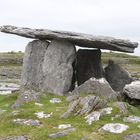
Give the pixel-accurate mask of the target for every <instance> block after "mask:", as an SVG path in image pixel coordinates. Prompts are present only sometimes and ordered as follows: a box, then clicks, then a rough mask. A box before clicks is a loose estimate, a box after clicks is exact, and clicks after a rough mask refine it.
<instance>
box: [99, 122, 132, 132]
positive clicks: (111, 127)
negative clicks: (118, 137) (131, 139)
mask: <svg viewBox="0 0 140 140" xmlns="http://www.w3.org/2000/svg"><path fill="white" fill-rule="evenodd" d="M128 128H129V126H127V125H124V124H120V123H109V124H105V125H104V126H103V127H102V128H101V130H104V131H107V132H110V133H116V134H118V133H122V132H123V131H126V130H127V129H128Z"/></svg>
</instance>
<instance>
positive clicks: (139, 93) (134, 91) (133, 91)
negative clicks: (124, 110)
mask: <svg viewBox="0 0 140 140" xmlns="http://www.w3.org/2000/svg"><path fill="white" fill-rule="evenodd" d="M123 94H124V95H126V96H127V97H128V98H130V99H132V100H133V99H134V100H138V102H139V104H140V81H133V82H132V83H131V84H128V85H126V86H125V87H124V89H123Z"/></svg>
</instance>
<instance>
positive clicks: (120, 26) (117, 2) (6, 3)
mask: <svg viewBox="0 0 140 140" xmlns="http://www.w3.org/2000/svg"><path fill="white" fill-rule="evenodd" d="M0 25H15V26H24V27H31V28H47V29H56V30H67V31H74V32H83V33H88V34H93V35H104V36H113V37H116V38H121V39H129V40H131V41H136V42H139V43H140V0H0ZM29 41H30V39H26V38H22V37H19V36H14V35H9V34H4V33H0V52H4V51H12V50H13V51H24V49H25V46H26V45H27V43H28V42H29ZM135 55H139V56H140V47H139V48H138V49H136V50H135Z"/></svg>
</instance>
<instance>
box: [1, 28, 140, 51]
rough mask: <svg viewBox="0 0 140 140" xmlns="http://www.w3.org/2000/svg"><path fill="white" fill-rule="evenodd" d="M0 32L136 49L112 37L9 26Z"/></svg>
mask: <svg viewBox="0 0 140 140" xmlns="http://www.w3.org/2000/svg"><path fill="white" fill-rule="evenodd" d="M0 31H1V32H4V33H10V34H16V35H19V36H22V37H27V38H37V39H41V40H42V39H43V40H53V39H60V40H66V41H70V42H71V43H73V44H75V45H78V46H82V47H87V48H99V49H108V50H114V51H122V52H131V53H132V52H134V49H135V48H136V47H138V43H137V42H131V41H129V40H122V39H115V38H113V37H105V36H93V35H89V34H82V33H74V32H67V31H58V30H57V31H52V30H48V29H31V28H22V27H16V26H10V25H5V26H0Z"/></svg>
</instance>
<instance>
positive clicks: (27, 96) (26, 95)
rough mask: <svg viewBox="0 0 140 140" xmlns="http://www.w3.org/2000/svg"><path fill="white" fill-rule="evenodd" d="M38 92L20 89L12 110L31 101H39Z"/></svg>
mask: <svg viewBox="0 0 140 140" xmlns="http://www.w3.org/2000/svg"><path fill="white" fill-rule="evenodd" d="M39 97H40V92H36V91H35V90H33V89H21V90H20V95H19V97H18V99H17V100H16V102H15V103H14V104H13V105H12V108H13V109H16V108H19V107H20V106H21V105H23V104H24V103H27V102H31V101H39Z"/></svg>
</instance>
